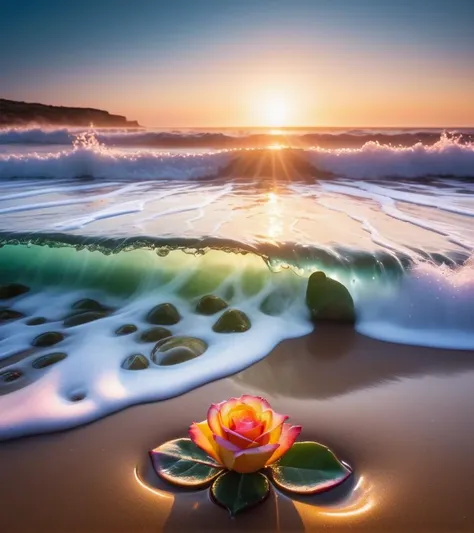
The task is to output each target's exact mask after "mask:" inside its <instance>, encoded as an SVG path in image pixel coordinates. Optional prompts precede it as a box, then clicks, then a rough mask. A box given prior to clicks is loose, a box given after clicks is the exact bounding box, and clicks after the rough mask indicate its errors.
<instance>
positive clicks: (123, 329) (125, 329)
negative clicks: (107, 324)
mask: <svg viewBox="0 0 474 533" xmlns="http://www.w3.org/2000/svg"><path fill="white" fill-rule="evenodd" d="M137 329H138V328H137V326H135V324H124V325H123V326H120V327H119V328H118V329H117V330H115V335H130V334H131V333H135V331H137Z"/></svg>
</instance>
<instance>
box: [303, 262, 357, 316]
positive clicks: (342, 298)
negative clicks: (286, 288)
mask: <svg viewBox="0 0 474 533" xmlns="http://www.w3.org/2000/svg"><path fill="white" fill-rule="evenodd" d="M306 305H307V306H308V308H309V310H310V312H311V318H312V320H313V321H314V322H318V321H323V320H324V321H326V320H327V321H334V322H344V323H351V324H353V323H354V322H355V318H356V316H355V309H354V301H353V299H352V296H351V295H350V293H349V291H348V290H347V289H346V287H344V285H343V284H342V283H339V282H338V281H336V280H334V279H331V278H328V277H327V276H326V274H325V273H324V272H313V274H311V276H310V277H309V279H308V286H307V288H306Z"/></svg>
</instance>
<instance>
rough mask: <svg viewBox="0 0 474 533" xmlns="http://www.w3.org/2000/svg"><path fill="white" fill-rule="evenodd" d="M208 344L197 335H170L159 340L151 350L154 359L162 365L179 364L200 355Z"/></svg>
mask: <svg viewBox="0 0 474 533" xmlns="http://www.w3.org/2000/svg"><path fill="white" fill-rule="evenodd" d="M206 350H207V344H206V343H205V342H204V341H203V340H201V339H197V338H195V337H170V338H169V339H163V340H161V341H158V342H157V343H156V345H155V347H154V348H153V350H152V352H151V359H152V361H153V362H154V363H155V364H157V365H160V366H170V365H177V364H179V363H184V362H185V361H189V360H191V359H195V358H196V357H199V356H200V355H202V354H203V353H204V352H205V351H206Z"/></svg>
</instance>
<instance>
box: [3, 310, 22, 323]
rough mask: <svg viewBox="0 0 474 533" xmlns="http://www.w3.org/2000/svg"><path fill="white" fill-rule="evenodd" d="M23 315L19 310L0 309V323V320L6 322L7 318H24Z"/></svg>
mask: <svg viewBox="0 0 474 533" xmlns="http://www.w3.org/2000/svg"><path fill="white" fill-rule="evenodd" d="M24 317H25V315H24V314H23V313H20V311H14V310H13V309H0V324H1V323H2V322H8V321H9V320H18V319H20V318H24Z"/></svg>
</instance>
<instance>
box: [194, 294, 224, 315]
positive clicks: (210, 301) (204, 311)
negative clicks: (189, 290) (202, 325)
mask: <svg viewBox="0 0 474 533" xmlns="http://www.w3.org/2000/svg"><path fill="white" fill-rule="evenodd" d="M226 307H228V305H227V303H226V302H225V301H224V300H223V299H222V298H219V296H214V295H212V294H208V295H207V296H203V297H202V298H201V299H200V300H199V302H198V304H197V306H196V311H197V312H198V313H200V314H201V315H215V314H216V313H218V312H219V311H222V309H225V308H226Z"/></svg>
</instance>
